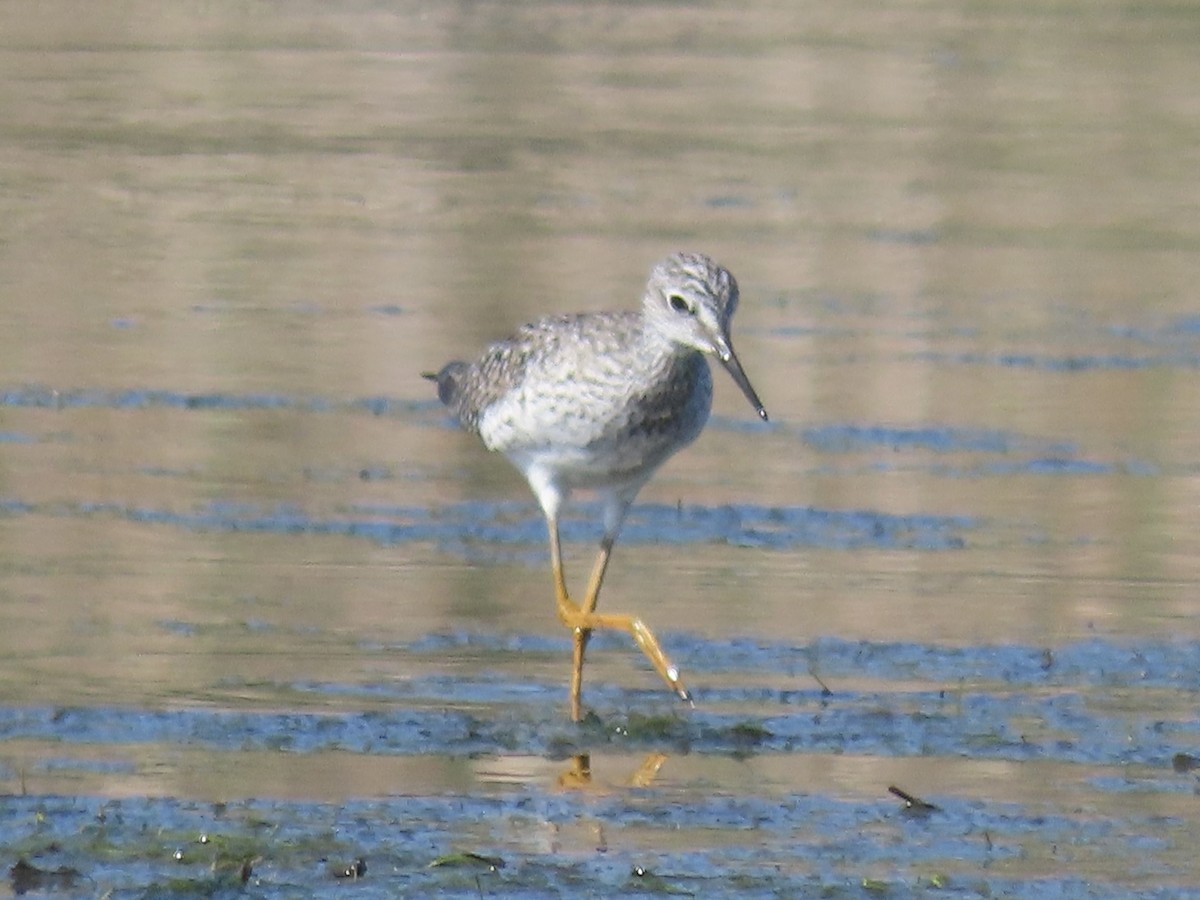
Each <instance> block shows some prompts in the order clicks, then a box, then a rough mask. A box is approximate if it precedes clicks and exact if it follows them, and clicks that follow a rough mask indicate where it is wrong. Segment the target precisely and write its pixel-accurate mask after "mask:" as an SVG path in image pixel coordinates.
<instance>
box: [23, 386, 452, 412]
mask: <svg viewBox="0 0 1200 900" xmlns="http://www.w3.org/2000/svg"><path fill="white" fill-rule="evenodd" d="M2 406H10V407H26V408H28V407H32V408H46V409H76V408H84V409H86V408H95V407H99V408H106V409H152V408H160V407H161V408H168V409H185V410H201V411H204V410H260V409H261V410H280V409H290V410H298V411H301V412H367V413H370V414H372V415H377V416H381V415H393V414H397V413H411V412H414V411H421V410H428V409H434V408H440V405H439V404H438V403H437V400H436V399H432V400H421V401H413V400H401V399H397V398H392V397H359V398H352V399H345V400H337V399H332V398H329V397H316V396H294V395H290V394H272V393H251V394H231V393H226V392H212V393H203V392H197V393H188V392H185V391H169V390H162V389H139V388H129V389H125V390H101V389H96V388H64V389H61V390H60V389H57V388H49V387H41V386H25V387H18V388H8V389H5V390H0V407H2Z"/></svg>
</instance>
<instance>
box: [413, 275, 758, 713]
mask: <svg viewBox="0 0 1200 900" xmlns="http://www.w3.org/2000/svg"><path fill="white" fill-rule="evenodd" d="M737 304H738V287H737V282H736V281H735V280H734V277H733V275H731V274H730V273H729V271H728V270H727V269H724V268H722V267H721V266H719V265H717V264H716V263H715V262H713V261H712V260H711V259H709V258H708V257H707V256H704V255H702V254H699V253H676V254H674V255H672V256H668V257H667V258H666V259H664V260H662V262H660V263H658V265H656V266H655V267H654V269H653V270H652V271H651V273H650V280H649V281H648V283H647V284H646V293H645V296H644V297H643V299H642V308H641V310H640V311H638V312H602V313H586V314H582V315H564V316H552V317H549V318H545V319H541V320H540V321H537V322H534V323H532V324H530V325H525V326H523V327H522V328H520V329H518V330H517V332H516V334H514V335H513V336H512V337H510V338H508V339H507V340H503V341H499V342H497V343H495V344H492V345H491V346H490V347H488V349H487V350H486V351H485V352H484V354H483V356H482V357H480V358H479V359H478V360H477V361H475V362H473V363H464V362H452V363H448V364H447V365H445V366H444V367H443V368H442V370H441V371H440V372H438V373H436V374H433V373H426V375H425V377H426V378H429V379H431V380H433V381H436V382H437V386H438V397H439V398H440V399H441V401H442V403H444V404H445V405H446V406H447V407H449V408H450V409H451V410H452V411H453V412H454V413H455V415H457V417H458V420H459V422H461V423H462V425H463V427H464V428H466V429H467V430H469V431H473V432H475V433H476V434H478V435H479V436H480V438H482V439H483V443H484V445H485V446H486V447H487V448H488V449H489V450H498V451H500V452H501V453H503V454H504V455H505V456H507V457H508V458H509V460H511V461H512V463H513V465H515V466H516V467H517V468H518V469H520V470H521V473H522V474H523V475H524V476H525V479H526V480H527V481H528V482H529V486H530V488H532V489H533V492H534V494H535V495H536V496H537V499H538V503H540V504H541V507H542V512H543V513H545V516H546V524H547V526H548V528H549V532H550V563H551V566H552V567H553V573H554V592H555V599H556V601H557V604H558V617H559V619H561V620H562V622H563V624H564V625H566V626H567V628H569V629H571V633H572V635H573V639H574V653H573V668H572V674H571V695H570V698H571V717H572V718H573V719H575V720H576V721H578V720H579V719H580V717H581V715H582V704H581V700H580V693H581V690H582V686H583V656H584V652H585V651H586V649H587V644H588V639H589V638H590V637H591V633H592V631H593V629H596V628H610V629H617V630H621V631H627V632H628V633H629V634H631V635H632V636H633V638H634V640H635V641H637V644H638V646H639V647H641V649H642V652H643V653H645V654H646V657H647V658H648V659H649V660H650V662H651V664H652V665H653V666H654V668H655V670H656V671H657V672H658V674H659V675H660V676H662V679H663V680H664V681H665V682H666V683H667V685H668V686H670V688H671V689H672V690H673V691H675V693H676V694H678V695H679V697H680V698H681V699H682V700H685V701H688V702H691V696H690V695H689V694H688V691H687V689H686V688H685V687H684V686H683V681H682V680H681V679H680V677H679V670H678V669H677V668H675V666H674V665H672V664H671V661H670V660H669V659H668V658H667V655H666V654H665V653H664V652H663V649H662V647H661V646H660V645H659V642H658V639H657V638H656V637H655V636H654V634H653V632H651V631H650V629H649V628H647V627H646V625H645V624H644V623H643V622H642V620H641V619H640V618H637V617H636V616H629V615H619V614H612V613H608V614H605V613H598V612H596V601H597V599H598V598H599V595H600V585H601V582H603V580H604V572H605V569H607V567H608V560H609V557H610V555H611V553H612V548H613V543H614V542H615V541H616V539H617V533H618V532H619V531H620V528H621V522H622V521H623V520H624V518H625V513H626V511H627V510H628V509H629V505H630V503H632V502H633V498H634V497H635V496H636V495H637V492H638V490H639V489H640V488H641V487H642V485H643V484H645V483H646V482H647V481H648V480H649V478H650V476H651V475H653V474H654V471H655V470H656V469H657V468H658V467H659V466H660V465H662V464H663V462H664V461H666V459H667V458H668V457H669V456H671V454H673V453H674V452H675V451H677V450H679V449H680V448H682V447H685V446H687V445H688V444H690V443H691V442H692V441H693V440H695V438H696V436H697V435H698V434H700V430H701V429H702V428H703V427H704V423H705V422H706V421H707V420H708V414H709V410H710V408H711V406H712V375H711V373H710V372H709V367H708V362H707V360H706V358H705V357H706V356H715V357H716V358H717V359H718V360H719V361H720V363H721V365H722V366H724V367H725V370H726V371H727V372H729V374H730V375H731V376H733V380H734V381H735V382H736V383H737V385H738V387H740V388H741V389H742V393H744V394H745V395H746V399H748V400H749V401H750V403H751V404H752V405H753V406H754V408H755V410H757V412H758V414H759V416H761V417H762V418H763V420H766V418H767V411H766V410H765V409H763V405H762V403H760V402H759V399H758V395H757V394H756V393H755V392H754V388H753V387H751V385H750V381H749V379H748V378H747V377H746V373H745V372H744V371H743V370H742V366H741V363H739V362H738V358H737V356H736V355H735V354H734V352H733V343H732V341H731V339H730V322H731V319H732V318H733V314H734V311H735V310H736V309H737ZM575 488H580V489H591V490H594V491H596V493H597V494H598V496H599V498H600V499H601V501H602V504H603V510H604V536H603V537H602V538H601V540H600V551H599V554H598V555H597V557H596V562H595V565H594V566H593V567H592V574H591V578H590V579H589V580H588V586H587V592H586V593H585V594H584V597H583V602H582V603H576V602H575V601H573V600H572V599H571V597H570V595H569V594H568V592H567V585H566V579H565V577H564V574H563V565H562V554H561V550H560V547H559V537H558V519H559V513H560V511H561V510H562V506H563V503H564V502H565V501H566V499H567V497H568V495H569V494H570V493H571V491H572V490H573V489H575Z"/></svg>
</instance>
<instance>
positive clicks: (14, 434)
mask: <svg viewBox="0 0 1200 900" xmlns="http://www.w3.org/2000/svg"><path fill="white" fill-rule="evenodd" d="M37 442H38V439H37V438H36V437H34V436H33V435H32V434H25V433H24V432H21V431H0V444H36V443H37Z"/></svg>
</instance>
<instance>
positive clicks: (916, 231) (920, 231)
mask: <svg viewBox="0 0 1200 900" xmlns="http://www.w3.org/2000/svg"><path fill="white" fill-rule="evenodd" d="M867 240H869V241H874V242H876V243H878V244H902V245H907V246H910V247H928V246H931V245H933V244H936V243H938V242H939V241H940V240H941V235H940V234H939V233H938V231H937V229H935V228H910V229H903V228H872V229H870V230H868V231H867Z"/></svg>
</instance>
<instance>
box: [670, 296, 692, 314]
mask: <svg viewBox="0 0 1200 900" xmlns="http://www.w3.org/2000/svg"><path fill="white" fill-rule="evenodd" d="M667 302H668V303H670V304H671V309H673V310H675V312H678V313H690V312H691V311H692V307H691V306H689V305H688V302H687V301H686V300H684V299H683V298H682V297H680V296H679V295H678V294H672V295H671V296H670V297H668V298H667Z"/></svg>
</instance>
